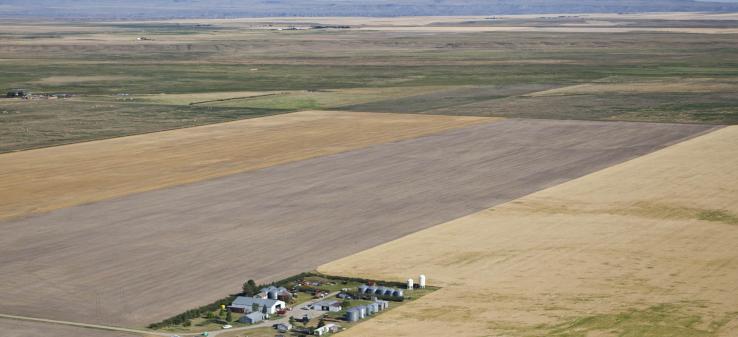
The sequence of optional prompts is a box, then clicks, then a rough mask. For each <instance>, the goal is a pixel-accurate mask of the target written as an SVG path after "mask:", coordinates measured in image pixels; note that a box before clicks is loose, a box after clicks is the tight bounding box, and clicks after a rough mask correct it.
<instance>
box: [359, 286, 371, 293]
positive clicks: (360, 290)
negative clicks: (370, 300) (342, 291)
mask: <svg viewBox="0 0 738 337" xmlns="http://www.w3.org/2000/svg"><path fill="white" fill-rule="evenodd" d="M368 288H369V286H368V285H366V284H362V285H360V286H359V293H361V294H364V293H366V290H367V289H368Z"/></svg>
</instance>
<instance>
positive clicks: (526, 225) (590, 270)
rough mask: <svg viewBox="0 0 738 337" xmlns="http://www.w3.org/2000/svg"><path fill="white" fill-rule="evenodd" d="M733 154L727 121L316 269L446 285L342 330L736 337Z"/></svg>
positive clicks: (737, 201) (737, 162)
mask: <svg viewBox="0 0 738 337" xmlns="http://www.w3.org/2000/svg"><path fill="white" fill-rule="evenodd" d="M737 149H738V128H737V127H728V128H724V129H721V130H718V131H715V132H713V133H710V134H707V135H703V136H700V137H698V138H694V139H692V140H689V141H686V142H683V143H680V144H677V145H674V146H671V147H668V148H666V149H664V150H661V151H657V152H654V153H651V154H649V155H645V156H643V157H640V158H637V159H634V160H631V161H628V162H624V163H622V164H619V165H615V166H612V167H609V168H607V169H604V170H602V171H599V172H596V173H593V174H590V175H587V176H584V177H582V178H579V179H575V180H572V181H569V182H566V183H563V184H561V185H559V186H556V187H553V188H550V189H547V190H543V191H540V192H537V193H534V194H531V195H528V196H525V197H523V198H520V199H517V200H514V201H511V202H509V203H506V204H503V205H500V206H497V207H493V208H490V209H487V210H484V211H481V212H478V213H475V214H472V215H469V216H466V217H462V218H459V219H456V220H453V221H450V222H447V223H445V224H442V225H439V226H436V227H433V228H430V229H426V230H424V231H420V232H417V233H415V234H412V235H409V236H407V237H404V238H402V239H399V240H396V241H393V242H389V243H387V244H384V245H381V246H378V247H375V248H373V249H370V250H368V251H365V252H362V253H359V254H356V255H354V256H350V257H347V258H344V259H341V260H338V261H335V262H332V263H329V264H326V265H323V266H321V267H320V268H319V270H321V271H323V272H326V273H333V274H346V275H355V276H361V277H368V278H377V279H394V280H403V279H406V278H408V277H417V275H419V274H421V273H424V274H426V275H428V280H429V282H430V284H432V285H438V286H441V287H443V288H442V289H441V290H439V291H437V292H435V293H433V294H432V295H430V296H427V297H424V298H423V299H421V300H419V301H417V302H414V303H413V304H411V305H407V306H403V307H402V308H399V309H398V310H395V311H392V312H390V313H388V314H385V315H382V316H380V317H379V318H376V319H372V320H371V321H367V322H365V323H362V324H360V325H359V326H357V327H355V328H353V329H351V330H350V331H348V332H347V333H346V335H347V336H369V335H383V336H417V335H423V336H450V335H453V336H482V335H485V336H490V335H491V336H561V337H563V336H648V337H667V336H724V337H728V336H735V331H736V328H738V310H736V308H738V298H737V297H736V296H734V294H736V293H737V292H738V283H736V280H738V251H736V249H735V247H736V243H737V242H738V171H736V170H735V167H738V152H737V151H738V150H737Z"/></svg>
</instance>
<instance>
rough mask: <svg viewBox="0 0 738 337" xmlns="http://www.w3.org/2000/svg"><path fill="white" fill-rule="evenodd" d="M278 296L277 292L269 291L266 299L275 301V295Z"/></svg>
mask: <svg viewBox="0 0 738 337" xmlns="http://www.w3.org/2000/svg"><path fill="white" fill-rule="evenodd" d="M278 294H279V292H278V291H276V290H270V291H269V292H268V293H267V298H268V299H270V300H276V299H277V295H278Z"/></svg>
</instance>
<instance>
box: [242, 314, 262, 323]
mask: <svg viewBox="0 0 738 337" xmlns="http://www.w3.org/2000/svg"><path fill="white" fill-rule="evenodd" d="M266 318H267V317H266V315H264V314H263V313H261V312H252V313H250V314H246V315H243V316H241V318H240V319H239V320H238V321H239V322H241V323H246V324H256V323H259V322H262V321H264V320H265V319H266Z"/></svg>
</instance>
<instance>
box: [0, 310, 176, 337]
mask: <svg viewBox="0 0 738 337" xmlns="http://www.w3.org/2000/svg"><path fill="white" fill-rule="evenodd" d="M2 318H4V319H12V320H18V321H29V322H40V323H49V324H57V325H67V326H74V327H79V328H87V329H97V330H107V331H120V332H130V333H136V334H142V335H156V336H171V335H172V334H170V333H161V332H154V331H146V330H137V329H130V328H121V327H115V326H109V325H99V324H90V323H80V322H70V321H59V320H53V319H46V318H36V317H27V316H16V315H7V314H0V319H2Z"/></svg>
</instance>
